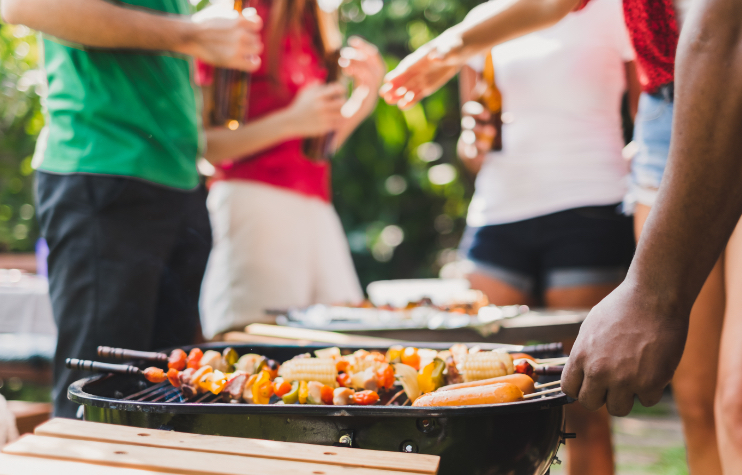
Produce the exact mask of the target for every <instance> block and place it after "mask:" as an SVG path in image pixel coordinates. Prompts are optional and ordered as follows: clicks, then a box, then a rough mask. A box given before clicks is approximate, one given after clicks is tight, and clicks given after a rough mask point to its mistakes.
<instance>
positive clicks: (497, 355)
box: [454, 350, 515, 382]
mask: <svg viewBox="0 0 742 475" xmlns="http://www.w3.org/2000/svg"><path fill="white" fill-rule="evenodd" d="M454 360H455V361H456V366H458V368H459V371H460V372H461V374H462V375H463V376H464V382H469V381H479V380H480V379H490V378H496V377H498V376H505V375H506V374H513V373H514V372H515V368H514V367H513V359H512V358H511V357H510V355H509V354H508V353H507V352H506V351H504V350H494V351H477V352H476V353H460V354H458V355H454Z"/></svg>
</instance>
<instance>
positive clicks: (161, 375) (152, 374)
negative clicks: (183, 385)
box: [142, 366, 167, 383]
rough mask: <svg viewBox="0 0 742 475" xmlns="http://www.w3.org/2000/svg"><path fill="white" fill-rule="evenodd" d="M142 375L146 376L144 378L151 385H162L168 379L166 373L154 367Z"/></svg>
mask: <svg viewBox="0 0 742 475" xmlns="http://www.w3.org/2000/svg"><path fill="white" fill-rule="evenodd" d="M142 373H143V374H144V377H145V378H146V379H147V381H149V382H150V383H161V382H163V381H165V380H166V379H167V376H165V372H164V371H163V370H161V369H160V368H155V367H154V366H150V367H149V368H147V369H145V370H144V371H143V372H142Z"/></svg>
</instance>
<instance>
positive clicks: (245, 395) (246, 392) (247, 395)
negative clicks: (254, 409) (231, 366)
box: [242, 374, 258, 404]
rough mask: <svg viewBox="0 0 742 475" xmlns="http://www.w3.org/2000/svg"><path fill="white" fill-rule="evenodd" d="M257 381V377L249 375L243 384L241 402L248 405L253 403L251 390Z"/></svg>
mask: <svg viewBox="0 0 742 475" xmlns="http://www.w3.org/2000/svg"><path fill="white" fill-rule="evenodd" d="M257 380H258V375H257V374H251V375H250V377H249V378H247V382H246V383H245V389H243V390H242V400H243V401H245V402H246V403H248V404H251V403H252V402H253V392H252V388H253V386H254V385H255V381H257Z"/></svg>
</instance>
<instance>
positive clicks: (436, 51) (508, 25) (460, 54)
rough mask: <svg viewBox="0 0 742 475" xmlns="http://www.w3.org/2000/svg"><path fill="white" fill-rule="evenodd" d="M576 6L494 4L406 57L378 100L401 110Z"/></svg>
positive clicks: (519, 0)
mask: <svg viewBox="0 0 742 475" xmlns="http://www.w3.org/2000/svg"><path fill="white" fill-rule="evenodd" d="M580 3H581V0H497V1H492V2H487V3H483V4H481V5H479V6H477V7H475V8H474V9H472V11H471V12H470V13H469V14H468V15H467V17H466V19H465V20H464V21H463V22H461V23H459V24H458V25H456V26H453V27H451V28H449V29H448V30H446V31H445V32H443V33H442V34H441V35H440V36H439V37H438V38H436V39H434V40H432V41H430V42H428V43H426V44H424V45H423V46H421V47H420V48H418V49H417V51H415V52H414V53H412V54H411V55H409V56H407V57H406V58H405V59H403V60H402V62H401V63H399V66H397V68H395V69H394V70H393V71H391V72H390V73H389V74H387V76H386V83H385V84H384V86H382V88H381V91H380V92H381V94H382V96H383V97H384V99H385V100H386V101H387V102H388V103H390V104H398V105H399V107H401V108H406V107H410V106H412V105H414V104H415V103H416V102H417V101H419V100H420V99H422V98H423V97H425V96H428V95H430V94H432V93H433V92H435V91H436V90H438V88H440V87H441V86H442V85H444V84H445V83H446V82H447V81H448V80H449V79H451V78H452V77H453V76H454V75H455V74H456V73H457V72H458V71H459V69H461V67H462V66H463V65H464V64H466V62H467V61H468V60H469V59H470V58H471V57H473V56H475V55H477V54H480V53H482V52H483V51H485V50H487V49H488V48H491V47H493V46H495V45H496V44H499V43H502V42H504V41H507V40H511V39H513V38H517V37H519V36H522V35H525V34H527V33H531V32H533V31H536V30H540V29H542V28H546V27H548V26H551V25H553V24H555V23H557V22H558V21H559V20H561V19H562V18H564V17H565V16H566V15H567V14H568V13H569V12H570V11H572V10H574V9H575V8H577V6H578V5H580Z"/></svg>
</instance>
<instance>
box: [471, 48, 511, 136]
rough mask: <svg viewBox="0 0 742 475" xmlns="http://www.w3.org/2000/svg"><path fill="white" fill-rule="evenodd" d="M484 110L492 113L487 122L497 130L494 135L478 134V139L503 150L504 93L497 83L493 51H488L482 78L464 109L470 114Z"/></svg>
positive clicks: (476, 113) (477, 113)
mask: <svg viewBox="0 0 742 475" xmlns="http://www.w3.org/2000/svg"><path fill="white" fill-rule="evenodd" d="M483 110H486V111H487V112H489V114H490V118H489V120H488V121H487V122H486V123H487V124H489V125H492V126H493V127H494V130H495V135H494V137H493V136H492V135H489V134H487V135H483V134H481V133H480V134H478V135H477V137H476V139H477V140H478V141H485V142H488V143H490V144H491V149H492V150H502V94H501V93H500V90H499V89H498V88H497V84H495V66H494V64H493V62H492V53H491V52H490V53H487V57H486V58H485V60H484V69H483V70H482V78H481V79H480V80H478V81H477V83H476V84H475V86H474V90H473V91H472V100H471V101H469V102H467V103H466V104H464V107H463V111H464V112H465V113H467V114H470V115H479V114H481V113H482V111H483Z"/></svg>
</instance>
